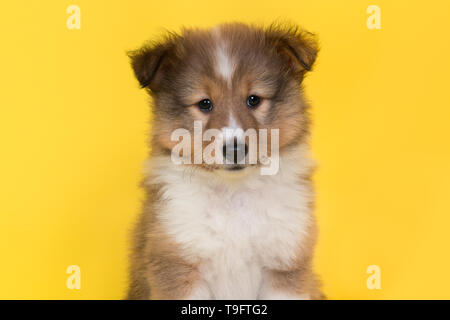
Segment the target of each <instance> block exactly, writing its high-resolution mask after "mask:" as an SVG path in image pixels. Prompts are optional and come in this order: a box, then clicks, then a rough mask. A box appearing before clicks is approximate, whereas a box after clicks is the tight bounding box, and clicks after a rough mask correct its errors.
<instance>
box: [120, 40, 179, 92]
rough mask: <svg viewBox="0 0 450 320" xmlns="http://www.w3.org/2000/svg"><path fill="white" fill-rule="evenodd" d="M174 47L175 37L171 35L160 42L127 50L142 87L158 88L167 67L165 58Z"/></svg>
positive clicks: (166, 58)
mask: <svg viewBox="0 0 450 320" xmlns="http://www.w3.org/2000/svg"><path fill="white" fill-rule="evenodd" d="M174 47H175V37H171V38H167V39H165V40H164V41H162V42H160V43H156V44H149V45H145V46H143V47H142V48H140V49H138V50H135V51H130V52H128V56H129V57H130V59H131V67H132V68H133V70H134V74H135V76H136V78H137V79H138V81H139V84H140V85H141V87H142V88H149V89H150V90H152V91H157V90H158V88H159V84H160V82H161V79H162V77H163V74H164V72H165V71H166V69H167V67H168V66H167V61H166V60H168V58H169V57H168V56H169V54H170V52H171V51H172V50H173V49H174Z"/></svg>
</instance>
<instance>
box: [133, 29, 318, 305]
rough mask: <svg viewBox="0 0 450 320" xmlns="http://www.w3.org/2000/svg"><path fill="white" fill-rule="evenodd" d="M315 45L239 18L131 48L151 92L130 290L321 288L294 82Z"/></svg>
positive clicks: (165, 293) (304, 292) (296, 33)
mask: <svg viewBox="0 0 450 320" xmlns="http://www.w3.org/2000/svg"><path fill="white" fill-rule="evenodd" d="M316 55H317V44H316V41H315V39H314V37H313V35H312V34H310V33H308V32H306V31H302V30H301V29H299V28H298V27H295V26H287V27H286V26H280V25H272V26H270V27H265V28H263V27H255V26H249V25H245V24H237V23H236V24H225V25H220V26H218V27H216V28H213V29H208V30H201V29H188V30H183V31H182V32H181V34H169V35H167V36H166V37H165V38H164V39H163V40H161V41H159V42H154V43H150V44H148V45H146V46H144V47H142V48H141V49H139V50H136V51H133V52H131V53H130V54H129V56H130V58H131V64H132V68H133V70H134V73H135V75H136V78H137V79H138V81H139V83H140V85H141V86H142V87H143V88H145V89H146V90H147V91H148V93H149V94H150V96H151V97H152V98H153V102H154V107H153V111H152V121H153V123H152V137H151V143H150V144H151V145H150V147H151V155H150V158H149V160H148V165H147V171H146V178H145V180H144V182H143V187H144V188H145V191H146V201H145V204H144V207H143V211H142V214H141V216H140V218H139V221H138V223H137V226H136V229H135V232H134V247H133V251H132V254H131V273H130V286H129V291H128V298H129V299H319V298H322V293H321V292H320V289H319V285H318V281H317V279H316V276H315V275H314V273H313V271H312V266H311V264H312V257H313V249H314V245H315V241H316V224H315V219H314V216H313V210H312V208H313V197H314V196H313V190H312V183H311V174H312V171H313V167H314V164H313V161H312V160H311V158H310V155H309V153H310V152H309V150H310V148H309V145H308V138H309V116H308V105H307V103H306V102H305V99H304V96H303V89H302V80H303V79H304V76H305V74H306V73H307V72H308V71H310V70H311V68H312V66H313V63H314V61H315V59H316ZM180 130H181V131H180ZM208 130H209V132H211V131H212V130H215V131H213V132H215V133H218V134H217V135H214V138H211V137H212V135H209V138H206V139H205V138H204V137H203V139H201V140H199V137H200V136H199V135H202V134H205V133H206V132H208ZM199 131H201V133H199ZM174 132H182V133H183V135H181V136H182V138H183V139H184V147H183V148H180V145H179V144H180V135H178V134H174ZM247 132H252V133H256V139H253V137H251V135H250V134H247ZM264 133H265V134H266V135H264ZM174 137H175V138H174ZM262 137H264V139H263V138H262ZM195 141H196V142H197V143H196V142H195ZM207 143H209V144H207ZM207 146H209V151H210V152H209V156H208V155H205V154H206V153H205V151H206V149H207ZM175 149H176V151H174V150H175ZM192 149H194V152H191V151H192ZM197 149H204V150H203V153H199V152H197V151H198V150H197ZM250 151H253V162H252V161H250V157H251V155H250V153H251V152H250ZM174 155H178V156H179V158H177V157H176V156H174ZM255 158H256V160H255ZM180 159H181V160H182V161H178V160H180ZM221 159H222V160H224V161H220V160H221ZM211 160H213V161H211ZM264 169H266V171H263V170H264Z"/></svg>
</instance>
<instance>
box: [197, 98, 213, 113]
mask: <svg viewBox="0 0 450 320" xmlns="http://www.w3.org/2000/svg"><path fill="white" fill-rule="evenodd" d="M198 107H199V108H200V110H202V111H211V110H212V108H213V105H212V102H211V100H209V99H203V100H200V101H199V102H198Z"/></svg>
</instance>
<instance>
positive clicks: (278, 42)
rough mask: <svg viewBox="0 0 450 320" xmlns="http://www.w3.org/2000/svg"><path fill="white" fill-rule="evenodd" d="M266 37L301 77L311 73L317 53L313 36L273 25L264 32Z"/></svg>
mask: <svg viewBox="0 0 450 320" xmlns="http://www.w3.org/2000/svg"><path fill="white" fill-rule="evenodd" d="M266 36H267V37H268V39H269V40H270V41H271V42H273V45H275V47H276V48H277V50H278V52H280V54H282V55H283V56H285V57H286V58H287V59H288V63H289V64H290V66H291V67H292V68H293V69H294V71H295V72H297V73H300V74H301V75H303V74H304V73H305V72H307V71H311V70H312V67H313V65H314V62H315V61H316V57H317V53H318V51H319V48H318V43H317V39H316V37H315V35H314V34H312V33H310V32H308V31H304V30H301V29H300V28H299V27H296V26H293V27H283V26H277V25H273V26H271V27H269V28H268V29H267V30H266Z"/></svg>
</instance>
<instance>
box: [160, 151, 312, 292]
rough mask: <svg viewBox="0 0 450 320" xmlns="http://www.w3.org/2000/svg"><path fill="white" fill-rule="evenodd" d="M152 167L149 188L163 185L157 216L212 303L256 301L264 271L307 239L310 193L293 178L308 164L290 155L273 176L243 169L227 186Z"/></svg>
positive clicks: (285, 263)
mask: <svg viewBox="0 0 450 320" xmlns="http://www.w3.org/2000/svg"><path fill="white" fill-rule="evenodd" d="M156 161H157V163H155V160H154V161H153V162H152V173H153V175H154V177H155V178H154V180H153V181H154V182H155V181H156V182H163V183H164V190H163V199H164V200H165V201H164V206H163V208H162V209H161V210H160V211H158V212H157V213H156V214H157V217H158V219H159V221H161V223H162V224H163V226H164V228H165V230H166V232H167V233H168V234H170V235H171V237H172V238H173V239H175V241H176V242H177V243H178V244H179V245H180V247H181V248H182V250H181V251H182V254H183V256H184V258H185V259H187V260H188V261H190V262H192V263H195V264H198V265H199V270H200V272H201V276H202V279H203V280H204V281H205V282H206V283H207V285H208V287H209V290H210V293H211V295H212V297H213V298H215V299H256V298H257V297H258V293H259V290H260V288H261V285H262V281H263V278H264V269H265V268H269V269H285V268H287V267H289V265H290V263H292V260H293V259H294V257H295V255H296V254H298V250H299V245H300V243H301V241H302V239H303V238H304V235H305V233H306V232H307V228H308V226H309V222H310V217H311V216H310V209H309V202H310V201H311V197H312V194H311V190H310V186H309V185H308V184H306V183H302V182H301V179H299V175H300V174H302V173H305V172H307V171H306V170H310V168H311V161H310V160H309V158H308V157H307V156H306V155H305V154H304V153H302V152H299V151H298V150H297V152H296V153H295V154H293V155H290V156H289V157H284V159H283V158H282V159H281V163H280V170H279V172H278V174H276V175H273V176H261V175H259V171H258V170H256V169H245V170H248V171H250V172H247V174H246V176H245V177H240V178H233V179H226V178H224V177H223V176H219V175H217V173H208V172H198V171H200V170H197V171H195V172H191V171H189V170H184V169H183V168H182V167H180V166H176V165H173V164H171V163H168V161H170V160H169V159H167V160H165V161H160V160H156ZM163 163H164V164H163Z"/></svg>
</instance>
